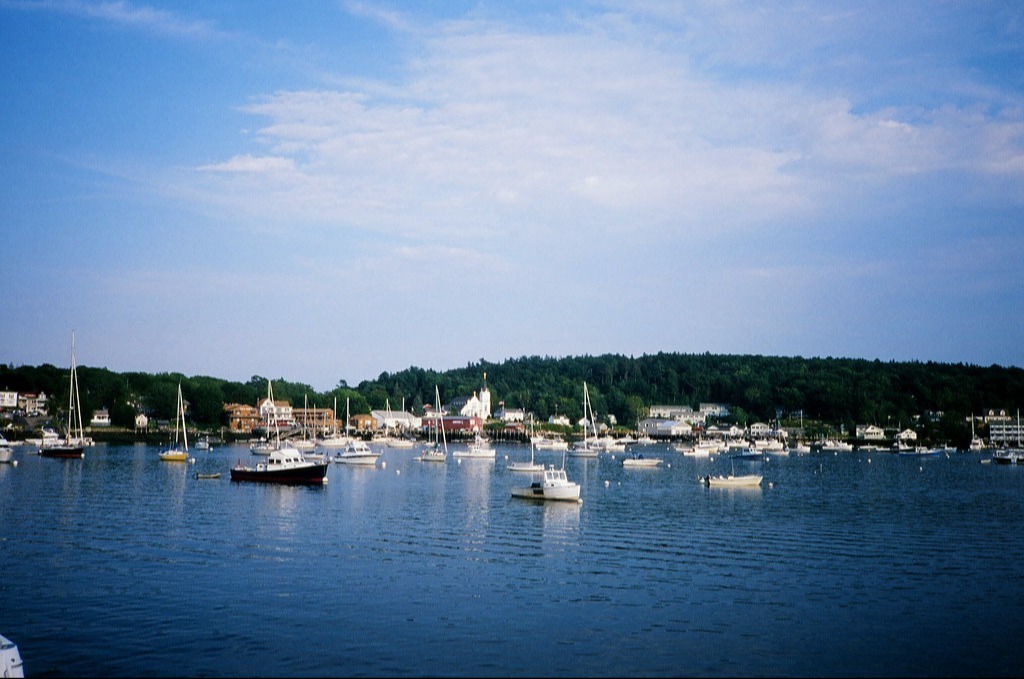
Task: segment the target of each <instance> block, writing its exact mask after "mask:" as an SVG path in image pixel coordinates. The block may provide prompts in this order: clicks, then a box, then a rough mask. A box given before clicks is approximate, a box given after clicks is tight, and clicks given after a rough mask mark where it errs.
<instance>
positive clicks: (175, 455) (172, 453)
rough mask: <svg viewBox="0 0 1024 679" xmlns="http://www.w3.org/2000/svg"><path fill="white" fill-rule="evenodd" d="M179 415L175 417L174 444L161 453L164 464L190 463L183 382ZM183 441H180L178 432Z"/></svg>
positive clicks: (179, 394)
mask: <svg viewBox="0 0 1024 679" xmlns="http://www.w3.org/2000/svg"><path fill="white" fill-rule="evenodd" d="M177 408H178V413H177V415H175V416H174V443H172V444H171V445H170V446H169V447H168V448H167V450H164V451H162V452H161V453H160V459H161V460H163V461H164V462H188V431H187V430H186V429H185V399H183V398H182V396H181V382H178V406H177ZM179 427H180V431H181V438H182V441H181V442H180V443H179V441H178V431H179Z"/></svg>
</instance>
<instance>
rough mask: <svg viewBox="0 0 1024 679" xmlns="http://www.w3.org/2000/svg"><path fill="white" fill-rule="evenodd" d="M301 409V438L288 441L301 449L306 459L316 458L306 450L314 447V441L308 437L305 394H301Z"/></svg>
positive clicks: (307, 406) (307, 404) (307, 409)
mask: <svg viewBox="0 0 1024 679" xmlns="http://www.w3.org/2000/svg"><path fill="white" fill-rule="evenodd" d="M302 411H303V413H304V415H303V417H302V438H301V439H295V440H292V441H289V443H291V444H292V445H293V446H295V447H296V448H298V449H299V450H301V451H303V453H304V456H305V457H306V458H307V459H311V460H312V459H316V455H310V454H309V453H308V452H306V451H310V450H313V449H314V448H316V442H315V441H313V440H312V439H311V438H309V396H308V395H306V394H303V395H302Z"/></svg>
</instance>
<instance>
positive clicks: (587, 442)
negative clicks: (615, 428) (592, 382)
mask: <svg viewBox="0 0 1024 679" xmlns="http://www.w3.org/2000/svg"><path fill="white" fill-rule="evenodd" d="M588 429H593V430H594V436H593V438H591V437H590V436H589V435H588ZM600 450H601V449H600V446H598V444H597V422H596V421H595V420H594V410H593V408H591V406H590V392H589V391H588V390H587V383H586V382H584V383H583V440H582V441H577V442H576V443H574V444H573V445H572V446H570V448H569V454H570V455H572V456H573V457H597V454H598V453H599V452H600Z"/></svg>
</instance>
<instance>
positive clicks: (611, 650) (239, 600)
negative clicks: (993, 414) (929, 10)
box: [0, 444, 1024, 677]
mask: <svg viewBox="0 0 1024 679" xmlns="http://www.w3.org/2000/svg"><path fill="white" fill-rule="evenodd" d="M157 452H158V450H157V449H156V448H154V447H147V446H143V445H137V446H107V445H102V444H101V445H97V446H96V447H94V448H91V449H89V450H88V451H87V454H86V459H85V460H58V459H49V458H40V457H38V456H37V455H35V454H34V453H29V452H28V451H27V449H24V448H22V449H18V451H17V452H16V453H15V457H16V459H17V460H18V461H19V465H18V466H17V467H11V466H9V465H0V597H2V598H0V632H2V633H3V634H5V635H6V636H8V637H9V638H11V639H12V640H13V641H14V642H15V643H17V644H18V647H19V650H20V651H21V655H22V658H23V659H24V661H25V670H26V674H27V675H28V676H79V677H92V676H120V677H131V676H210V677H217V676H338V675H357V676H431V675H434V676H465V677H476V676H524V677H525V676H580V675H585V676H607V677H613V676H616V677H617V676H670V675H671V676H679V675H687V676H781V675H786V676H807V677H828V676H963V677H973V676H1021V675H1024V645H1022V644H1021V643H1020V633H1021V632H1022V631H1024V588H1022V585H1024V467H1015V466H1009V467H1004V466H997V465H991V464H981V463H980V460H981V457H979V456H978V455H977V454H967V453H960V454H953V455H951V456H948V457H947V456H942V457H940V458H934V459H925V460H913V459H908V458H904V457H898V456H894V455H892V454H889V453H847V454H840V455H830V454H810V455H801V456H796V455H793V456H788V457H770V458H769V459H768V461H767V462H765V463H763V465H762V463H757V462H742V463H741V462H737V463H736V465H737V471H739V470H740V469H739V467H740V465H743V466H744V468H748V467H754V468H762V469H763V473H764V476H765V480H764V486H763V487H762V488H759V489H721V488H705V487H704V486H702V485H701V484H699V483H698V482H697V480H696V477H697V475H698V474H704V473H708V472H710V473H720V472H728V471H729V470H730V462H729V459H728V458H726V457H718V458H714V459H712V460H706V459H705V460H699V459H694V458H690V457H684V456H682V455H680V454H679V453H676V452H674V451H672V450H671V449H670V448H668V447H667V446H660V447H658V446H655V447H651V448H649V449H648V452H647V455H648V456H650V455H653V454H657V455H658V456H660V457H663V458H664V459H665V463H666V464H665V465H663V467H662V468H657V469H623V468H622V467H621V465H620V464H619V462H618V461H617V460H614V459H613V458H612V456H610V455H607V456H602V457H601V458H599V459H578V458H568V459H567V461H566V468H567V470H568V472H569V475H570V478H572V479H574V480H576V481H579V482H580V483H581V484H582V486H583V491H582V495H583V498H584V502H583V504H582V505H563V504H537V503H532V502H530V501H524V500H520V499H513V498H511V496H510V489H511V487H512V486H513V485H519V484H524V483H526V482H527V481H528V479H529V478H530V475H529V474H525V475H524V474H522V473H515V472H508V471H507V470H506V469H505V466H506V464H507V462H508V460H507V459H506V456H508V458H509V459H528V457H529V450H528V448H526V447H525V446H522V445H514V444H508V445H504V444H502V445H498V455H497V459H496V460H495V461H481V460H463V462H462V463H461V464H458V463H457V461H455V460H449V462H448V463H447V464H443V465H441V464H432V463H420V462H417V461H415V460H414V459H413V458H414V456H415V455H417V454H418V452H417V451H415V450H413V451H410V450H395V449H387V450H386V451H385V452H384V454H383V455H382V457H381V459H380V461H378V466H377V467H376V468H369V469H360V468H353V467H348V466H344V465H337V464H335V465H332V466H331V469H330V471H329V474H328V476H329V483H328V484H327V485H326V486H325V487H322V488H319V487H318V488H289V487H279V486H273V485H262V484H251V483H247V484H239V483H232V482H231V481H230V480H229V474H228V468H229V467H230V466H231V465H232V464H233V463H234V462H235V461H236V460H237V459H239V458H241V459H243V460H248V459H250V457H251V456H250V455H249V451H248V449H247V448H245V447H241V446H235V447H230V446H229V447H222V448H219V449H217V448H215V449H214V450H212V451H195V456H196V458H197V462H196V464H194V465H184V464H181V463H167V462H161V461H160V460H159V459H158V458H157ZM537 456H538V459H539V460H541V461H545V462H556V463H560V461H561V453H554V452H541V451H539V452H538V453H537ZM381 462H383V463H385V465H386V466H383V465H381ZM382 467H383V468H382ZM196 471H199V472H210V471H221V472H223V476H222V478H220V479H218V480H204V479H196V478H194V473H195V472H196ZM769 484H770V485H769Z"/></svg>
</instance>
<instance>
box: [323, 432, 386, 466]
mask: <svg viewBox="0 0 1024 679" xmlns="http://www.w3.org/2000/svg"><path fill="white" fill-rule="evenodd" d="M380 455H381V454H380V453H379V452H378V451H376V450H374V449H373V448H371V447H370V444H369V443H367V442H366V441H364V440H362V439H355V438H354V439H352V440H351V441H349V442H348V445H346V446H345V448H344V449H343V450H341V451H340V452H337V453H335V454H334V456H333V457H331V461H332V462H337V463H338V464H358V465H363V466H372V465H375V464H377V458H378V457H380Z"/></svg>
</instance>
